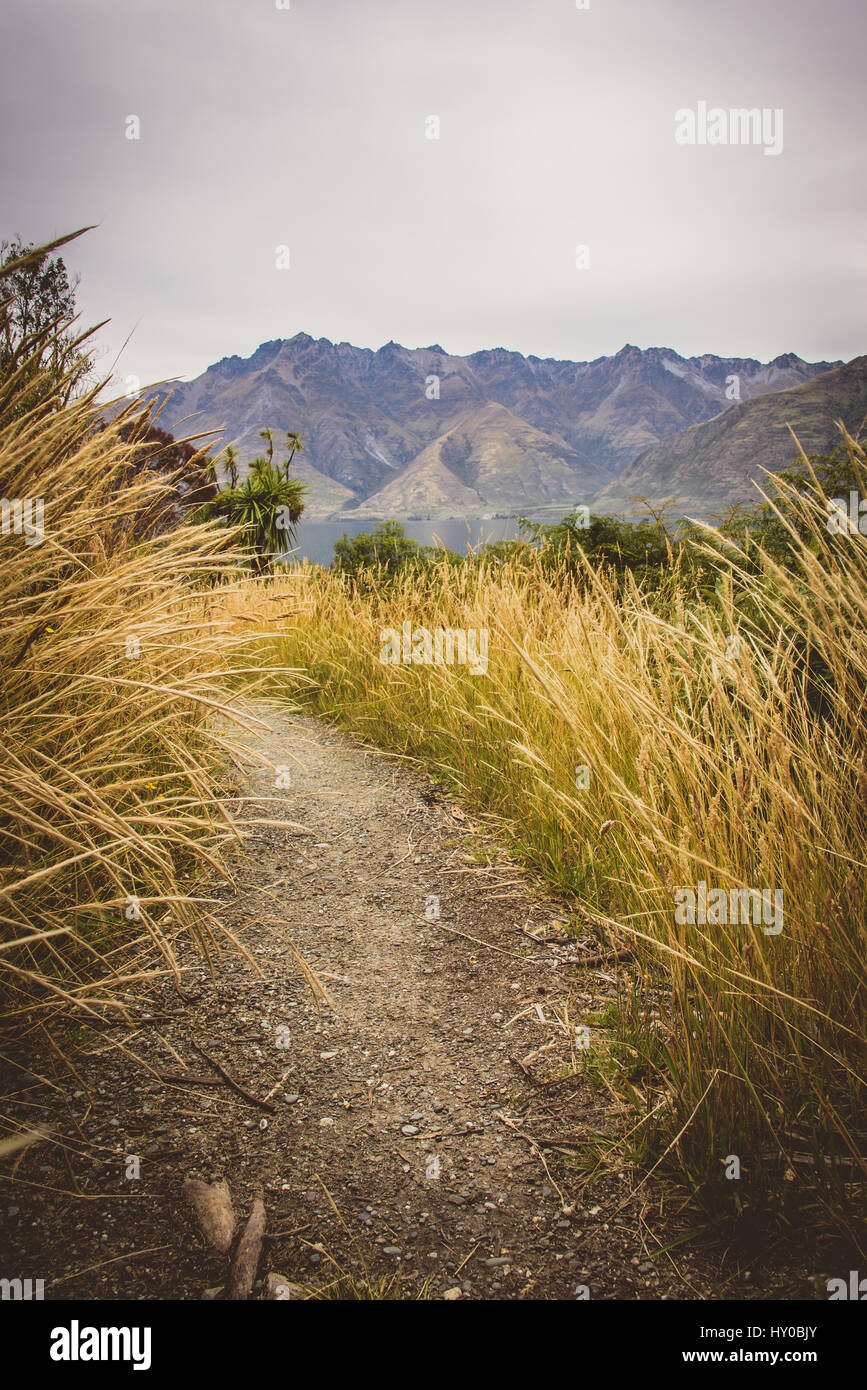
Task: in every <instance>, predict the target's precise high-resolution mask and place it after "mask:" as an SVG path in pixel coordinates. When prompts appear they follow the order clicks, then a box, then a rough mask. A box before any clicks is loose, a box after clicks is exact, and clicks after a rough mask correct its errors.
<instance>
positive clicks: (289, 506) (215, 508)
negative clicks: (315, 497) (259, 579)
mask: <svg viewBox="0 0 867 1390" xmlns="http://www.w3.org/2000/svg"><path fill="white" fill-rule="evenodd" d="M305 492H306V487H305V485H304V483H302V482H301V480H300V478H286V477H284V475H283V474H282V473H281V472H280V469H279V468H277V467H275V466H274V464H272V463H270V462H269V461H268V459H262V458H260V459H254V460H253V462H252V463H251V464H250V472H249V474H248V475H247V477H246V478H245V479H244V481H243V483H242V484H241V486H240V487H232V488H226V489H225V490H224V491H223V492H221V493H219V494H218V496H217V498H216V500H215V501H214V502H212V503H210V504H209V505H208V506H207V507H206V508H205V509H204V514H205V515H206V516H221V517H225V519H226V521H227V522H228V523H229V525H230V526H239V527H240V528H241V529H242V531H243V532H244V536H245V539H246V542H247V544H248V546H249V547H250V549H251V550H252V552H253V568H254V569H255V570H256V571H257V573H261V572H262V570H264V569H265V568H266V566H267V565H268V564H269V563H270V562H272V561H274V560H278V559H279V558H280V557H281V556H282V555H285V554H286V553H287V552H288V551H289V550H290V549H291V547H292V545H293V544H294V542H295V524H296V522H297V521H298V519H299V517H300V516H301V513H302V512H303V511H304V493H305Z"/></svg>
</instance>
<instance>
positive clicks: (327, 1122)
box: [319, 1115, 334, 1129]
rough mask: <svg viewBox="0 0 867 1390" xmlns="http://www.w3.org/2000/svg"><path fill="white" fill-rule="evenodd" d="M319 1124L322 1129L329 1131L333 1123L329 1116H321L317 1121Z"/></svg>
mask: <svg viewBox="0 0 867 1390" xmlns="http://www.w3.org/2000/svg"><path fill="white" fill-rule="evenodd" d="M319 1124H320V1126H321V1127H322V1129H330V1128H331V1126H332V1125H333V1124H334V1121H333V1120H332V1118H331V1116H330V1115H323V1116H322V1119H321V1120H320V1121H319Z"/></svg>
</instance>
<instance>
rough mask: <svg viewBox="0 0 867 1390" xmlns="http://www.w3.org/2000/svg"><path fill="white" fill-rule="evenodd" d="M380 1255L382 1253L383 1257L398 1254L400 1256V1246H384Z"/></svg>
mask: <svg viewBox="0 0 867 1390" xmlns="http://www.w3.org/2000/svg"><path fill="white" fill-rule="evenodd" d="M382 1253H383V1255H399V1254H400V1246H399V1245H386V1246H384V1247H383V1251H382Z"/></svg>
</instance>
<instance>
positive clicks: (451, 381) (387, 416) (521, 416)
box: [149, 332, 840, 518]
mask: <svg viewBox="0 0 867 1390" xmlns="http://www.w3.org/2000/svg"><path fill="white" fill-rule="evenodd" d="M838 365H840V364H838V363H825V362H819V363H809V362H804V361H803V360H802V359H801V358H800V357H798V356H797V355H796V354H794V353H783V354H780V355H779V356H778V357H776V358H774V359H773V360H772V361H771V362H768V363H762V362H760V361H759V360H758V359H757V358H749V357H739V358H737V357H729V358H724V357H718V356H716V355H714V354H712V353H705V354H702V355H701V356H699V357H691V358H685V357H682V356H680V354H679V353H677V352H675V351H674V349H671V348H656V347H654V348H639V347H636V346H635V345H634V344H631V343H626V344H624V346H623V347H622V348H621V349H620V350H619V351H618V352H617V353H615V354H613V355H611V356H602V357H597V358H594V359H592V360H590V361H586V362H578V361H570V360H568V359H559V358H542V357H538V356H536V355H534V354H530V355H527V356H525V355H524V354H522V353H519V352H516V351H514V350H512V349H507V348H485V349H480V350H479V351H477V352H474V353H470V354H468V355H466V356H461V355H458V354H452V353H448V352H446V351H445V350H444V349H443V348H442V347H441V346H440V344H438V343H434V344H431V345H430V346H428V347H424V348H406V347H403V346H402V345H401V344H400V343H396V342H394V341H393V340H392V341H390V342H388V343H385V344H383V345H382V347H380V348H376V349H374V348H358V347H355V346H353V345H352V344H351V343H348V342H341V343H333V342H332V341H331V340H330V339H328V338H313V337H312V336H311V335H310V334H307V333H303V332H302V333H297V334H295V335H294V337H292V338H288V339H287V338H276V339H271V340H269V341H268V342H264V343H261V344H260V345H259V346H258V348H256V350H255V351H254V352H253V353H251V354H250V356H249V357H247V358H243V357H240V356H237V355H232V356H230V357H223V358H221V359H219V360H218V361H217V362H215V363H213V364H212V365H211V366H209V367H208V368H207V369H206V370H205V371H204V372H203V373H202V374H201V375H200V376H198V377H196V378H194V379H193V380H192V381H189V382H184V383H179V384H176V385H174V386H172V387H170V388H168V387H165V386H163V387H159V388H157V389H156V390H155V391H152V392H150V393H149V395H150V396H152V397H153V396H156V397H157V398H158V399H159V400H160V401H161V402H163V405H162V413H161V417H160V418H161V423H162V424H163V425H164V426H165V427H166V428H169V429H171V428H173V426H176V425H177V424H178V423H179V422H180V421H181V420H183V421H184V422H185V427H186V428H189V425H190V417H191V416H194V417H195V421H194V425H195V427H196V428H197V429H198V428H201V429H202V430H203V431H204V430H219V431H221V433H222V434H223V443H226V444H227V443H232V444H233V445H234V447H235V448H236V451H237V455H238V459H239V462H240V463H241V465H242V472H243V465H244V464H245V463H247V462H249V460H250V459H251V458H253V457H254V456H255V455H256V454H259V453H261V451H262V441H261V439H260V437H259V431H260V430H261V429H262V428H264V427H270V428H273V429H274V430H275V433H276V434H278V435H279V433H281V432H283V431H286V430H289V429H292V430H298V431H300V433H301V434H302V435H304V436H305V440H306V443H305V449H304V452H303V453H301V454H298V455H296V457H295V460H294V462H293V469H294V470H295V471H296V472H297V474H298V476H300V477H301V478H302V479H303V480H304V481H306V482H308V484H309V493H308V515H309V516H311V517H313V518H316V517H328V516H344V515H356V516H366V515H378V514H379V510H380V505H381V503H382V499H383V496H384V499H385V504H386V505H388V504H390V503H394V504H395V506H400V507H402V508H403V507H410V506H412V508H413V510H412V511H392V512H391V513H390V514H391V515H394V516H400V515H404V516H411V515H412V516H419V517H422V518H425V517H428V516H431V517H436V518H441V517H444V516H447V515H451V516H458V517H461V516H470V515H480V516H481V515H485V514H490V513H492V512H495V513H496V512H498V511H500V510H512V509H513V508H514V507H515V506H516V505H518V504H519V502H521V500H522V499H523V500H522V505H524V506H525V508H528V509H529V506H530V503H531V501H535V503H536V504H537V505H539V506H545V505H548V506H554V505H557V504H562V505H564V506H572V505H575V503H576V502H578V501H583V500H586V501H589V500H590V496H591V494H597V493H601V492H602V491H604V490H605V488H606V487H607V486H608V485H609V484H611V483H612V482H613V481H614V480H615V479H616V478H617V477H618V476H619V474H620V473H621V472H622V471H623V470H624V469H626V468H627V467H628V466H629V465H631V464H632V463H633V461H634V460H635V459H636V458H637V457H638V456H639V455H641V454H642V453H643V452H645V451H646V450H648V449H649V448H653V447H654V446H655V445H657V444H659V443H660V442H662V441H663V440H665V439H668V438H670V437H672V436H674V435H677V434H679V433H680V432H681V431H682V430H684V429H686V428H688V427H690V426H693V425H696V424H700V423H703V422H704V421H706V420H708V419H710V418H712V417H713V416H715V415H716V414H718V413H719V412H720V411H721V410H722V411H725V409H726V408H727V407H729V406H730V405H732V404H735V402H731V401H728V400H727V397H726V392H727V390H728V391H729V392H730V393H731V391H732V390H733V389H734V390H736V391H737V393H738V394H739V395H740V397H741V400H742V401H743V400H749V399H751V398H753V397H754V396H756V395H760V394H763V393H766V392H767V391H769V390H772V391H779V390H783V389H786V388H788V387H791V386H796V385H799V384H803V383H805V382H807V381H809V380H811V379H812V378H814V377H815V376H817V375H819V374H821V373H823V372H826V371H828V370H830V369H832V368H834V367H836V366H838ZM486 406H492V407H493V406H498V407H500V408H501V411H505V412H508V413H507V414H502V413H500V414H499V415H496V413H495V414H494V415H491V413H490V412H489V413H488V416H487V417H485V416H484V414H479V412H480V411H483V410H484V408H485V407H486ZM462 419H463V421H464V425H463V426H462V429H463V431H464V434H465V436H466V437H465V439H464V438H463V436H462V435H461V434H460V432H459V434H458V436H457V442H456V438H455V437H452V440H451V443H450V444H448V443H447V444H446V446H445V447H446V456H445V457H443V456H442V450H441V449H436V450H431V449H430V446H431V445H432V444H434V442H435V441H437V440H440V439H443V438H444V437H445V436H449V435H451V434H452V431H453V430H454V429H455V427H456V425H457V424H458V421H459V420H462ZM486 419H487V421H488V423H487V424H486V423H485V421H486ZM491 419H498V420H499V422H500V425H501V437H500V439H499V441H498V440H496V439H495V438H494V437H493V434H492V430H491V427H490V421H491ZM450 450H451V453H450V452H449V451H450ZM426 451H427V452H426ZM462 451H463V453H465V454H466V459H465V460H464V465H463V466H466V467H468V468H470V470H471V472H472V475H473V477H474V478H475V480H476V482H478V481H479V479H481V480H482V485H481V486H479V487H470V488H469V489H467V485H466V483H465V482H462V479H461V476H460V467H461V466H462V465H461V457H462ZM449 457H452V459H453V463H452V464H450V463H449ZM419 459H421V462H420V463H419V462H418V460H419ZM497 459H499V464H498V463H497ZM413 464H416V467H415V468H414V471H413V473H412V474H411V475H410V477H409V479H408V480H405V482H404V484H403V485H402V486H396V487H395V486H391V485H392V484H393V483H396V482H397V480H398V479H399V478H400V477H402V476H403V475H404V474H405V473H406V472H407V470H408V469H409V468H410V466H411V465H413ZM455 468H457V470H458V471H457V472H456V471H455ZM444 470H445V471H444ZM528 482H529V489H530V491H529V492H528ZM449 488H452V490H453V493H454V502H453V503H452V502H450V501H449V500H448V489H449ZM534 490H535V491H534ZM410 493H411V494H412V498H411V500H410ZM427 493H429V495H426V494H427ZM471 493H472V494H473V499H472V500H471V497H470V494H471ZM449 508H451V510H449Z"/></svg>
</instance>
